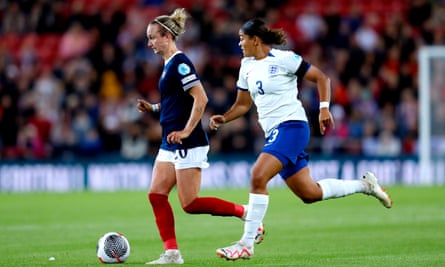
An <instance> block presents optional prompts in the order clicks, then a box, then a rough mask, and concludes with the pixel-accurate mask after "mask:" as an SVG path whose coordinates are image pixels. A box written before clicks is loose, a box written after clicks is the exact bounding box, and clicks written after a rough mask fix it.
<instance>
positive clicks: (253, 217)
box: [241, 193, 269, 248]
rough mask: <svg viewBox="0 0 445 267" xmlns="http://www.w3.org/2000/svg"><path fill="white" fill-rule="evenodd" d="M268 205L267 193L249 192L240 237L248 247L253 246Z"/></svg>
mask: <svg viewBox="0 0 445 267" xmlns="http://www.w3.org/2000/svg"><path fill="white" fill-rule="evenodd" d="M268 205H269V195H263V194H253V193H250V194H249V207H248V212H247V216H246V221H245V222H244V234H243V237H242V238H241V241H243V242H244V243H245V244H246V245H247V246H248V247H252V248H253V243H254V241H255V236H256V234H257V229H258V227H260V225H261V222H262V221H263V219H264V216H265V215H266V211H267V207H268Z"/></svg>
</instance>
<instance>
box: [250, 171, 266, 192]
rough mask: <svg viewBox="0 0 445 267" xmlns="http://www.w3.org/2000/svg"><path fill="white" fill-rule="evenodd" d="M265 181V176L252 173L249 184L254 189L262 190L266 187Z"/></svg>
mask: <svg viewBox="0 0 445 267" xmlns="http://www.w3.org/2000/svg"><path fill="white" fill-rule="evenodd" d="M267 181H268V179H267V177H263V176H260V175H254V174H252V177H251V179H250V186H251V188H252V189H254V190H263V189H266V187H267Z"/></svg>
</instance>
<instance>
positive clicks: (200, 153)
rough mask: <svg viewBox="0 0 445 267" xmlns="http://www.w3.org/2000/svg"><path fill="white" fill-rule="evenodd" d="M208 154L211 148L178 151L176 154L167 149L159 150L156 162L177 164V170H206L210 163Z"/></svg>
mask: <svg viewBox="0 0 445 267" xmlns="http://www.w3.org/2000/svg"><path fill="white" fill-rule="evenodd" d="M208 152H209V146H200V147H194V148H189V149H177V150H175V151H174V152H173V151H168V150H165V149H159V152H158V155H157V156H156V160H157V161H163V162H171V163H173V164H175V169H176V170H180V169H190V168H201V169H205V168H208V167H209V163H208V161H207V153H208Z"/></svg>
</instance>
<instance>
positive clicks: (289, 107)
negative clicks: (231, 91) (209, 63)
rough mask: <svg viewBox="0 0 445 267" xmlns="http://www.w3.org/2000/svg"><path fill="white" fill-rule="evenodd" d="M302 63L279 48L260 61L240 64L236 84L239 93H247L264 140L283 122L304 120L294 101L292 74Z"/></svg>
mask: <svg viewBox="0 0 445 267" xmlns="http://www.w3.org/2000/svg"><path fill="white" fill-rule="evenodd" d="M302 62H303V59H302V58H301V56H299V55H297V54H295V53H294V52H292V51H286V50H279V49H271V51H270V53H269V55H268V56H267V57H266V58H263V59H260V60H255V58H253V57H245V58H243V59H242V61H241V67H240V72H239V77H238V81H237V83H236V85H237V87H238V88H239V89H240V90H249V93H250V95H251V97H252V99H253V101H254V103H255V105H256V107H257V112H258V121H259V123H260V125H261V128H262V129H263V131H264V133H265V136H266V137H267V136H269V134H270V133H271V132H272V130H273V129H274V128H275V127H276V126H278V125H279V124H280V123H282V122H284V121H289V120H300V121H307V117H306V112H305V110H304V108H303V105H302V104H301V101H300V100H299V99H298V98H297V95H298V88H297V76H296V74H295V73H296V72H297V70H298V68H299V67H300V65H301V63H302Z"/></svg>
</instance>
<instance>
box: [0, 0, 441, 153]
mask: <svg viewBox="0 0 445 267" xmlns="http://www.w3.org/2000/svg"><path fill="white" fill-rule="evenodd" d="M176 7H184V8H186V10H187V11H188V12H189V14H190V15H191V18H190V19H189V21H188V23H187V31H186V33H185V35H184V36H182V37H181V38H180V39H179V40H178V46H179V47H180V49H181V50H182V51H184V52H185V53H186V54H187V55H188V56H189V57H190V58H191V60H192V61H193V63H194V64H195V66H196V68H197V70H198V73H199V74H200V77H201V79H202V82H203V84H204V87H205V89H206V91H207V94H208V97H209V104H208V107H207V111H206V115H205V117H204V119H203V124H204V127H205V128H206V129H208V125H207V123H208V117H209V116H210V115H212V114H215V113H223V112H224V111H226V110H227V109H228V108H229V107H230V105H231V104H232V103H233V101H234V97H235V96H236V88H235V83H236V80H237V76H238V68H239V66H240V58H241V51H240V49H239V47H238V42H239V38H238V29H239V28H240V26H241V25H242V24H243V23H244V22H245V21H246V20H248V19H251V18H253V17H260V18H263V19H265V20H266V21H267V22H268V23H269V24H270V25H271V27H274V28H282V29H284V30H285V31H286V33H287V34H288V43H287V44H286V46H285V47H286V48H288V49H292V50H294V51H295V52H296V53H298V54H300V55H302V56H303V58H304V59H305V60H306V61H308V62H310V63H312V64H314V65H316V66H318V67H320V68H321V69H322V70H323V71H325V72H326V73H327V74H328V75H329V77H330V78H331V83H332V101H331V111H332V113H333V115H334V118H335V121H336V127H335V129H330V130H329V131H328V132H327V133H326V134H325V136H323V137H322V136H321V135H320V133H319V130H318V102H319V101H318V98H317V91H316V87H315V85H314V84H310V83H302V84H300V85H299V88H298V89H299V91H300V97H301V99H302V101H303V104H304V105H305V107H306V110H307V112H308V116H309V119H310V122H311V125H312V127H311V131H312V140H311V143H310V146H309V147H308V152H310V153H320V154H325V155H332V154H336V155H337V154H343V153H344V154H348V155H369V156H376V155H377V156H378V155H383V156H400V155H413V154H416V153H417V142H418V117H419V116H418V109H419V105H418V79H417V74H418V60H417V52H418V49H419V47H421V46H423V45H445V11H444V10H445V4H444V3H443V1H429V0H390V1H367V0H338V1H330V0H329V1H328V0H314V1H299V0H227V1H223V0H215V1H207V0H177V1H173V0H157V1H156V0H152V1H151V0H145V1H144V0H10V1H8V0H0V101H1V102H0V103H1V104H0V129H1V130H0V131H1V132H0V133H1V134H0V151H1V154H0V158H1V159H2V160H8V159H11V160H16V159H31V160H46V159H67V160H69V159H78V158H91V157H100V156H110V155H112V156H122V157H124V158H127V159H140V158H144V157H147V156H153V155H154V153H156V151H157V149H158V146H159V141H160V129H161V128H160V126H159V121H158V118H157V117H156V115H153V114H141V113H139V112H138V111H137V109H136V99H137V98H146V99H148V100H149V101H151V102H158V101H159V99H160V96H159V93H158V91H157V82H158V79H159V77H160V73H161V72H162V68H163V62H162V61H161V58H160V57H159V56H157V55H155V54H153V52H152V51H151V50H150V49H148V48H147V39H146V35H145V32H146V26H147V24H148V23H149V22H150V21H151V20H152V19H154V18H155V17H156V16H157V15H160V14H168V13H170V12H171V11H173V9H174V8H176ZM443 91H444V92H443V93H442V97H444V99H445V88H443ZM443 110H444V109H443ZM443 112H445V111H443ZM255 116H256V113H255V111H254V110H252V112H250V113H249V115H248V116H245V117H244V118H243V119H238V120H236V121H234V122H231V124H230V126H228V125H227V126H226V127H222V128H221V129H220V130H219V131H218V132H217V133H214V132H211V131H210V130H208V131H209V137H210V140H211V154H213V155H224V154H230V153H251V154H253V153H257V152H258V151H259V150H260V149H261V147H262V145H263V143H262V142H263V139H264V136H263V133H262V131H261V129H260V128H259V126H258V125H257V122H256V120H255ZM444 118H445V114H444Z"/></svg>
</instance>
